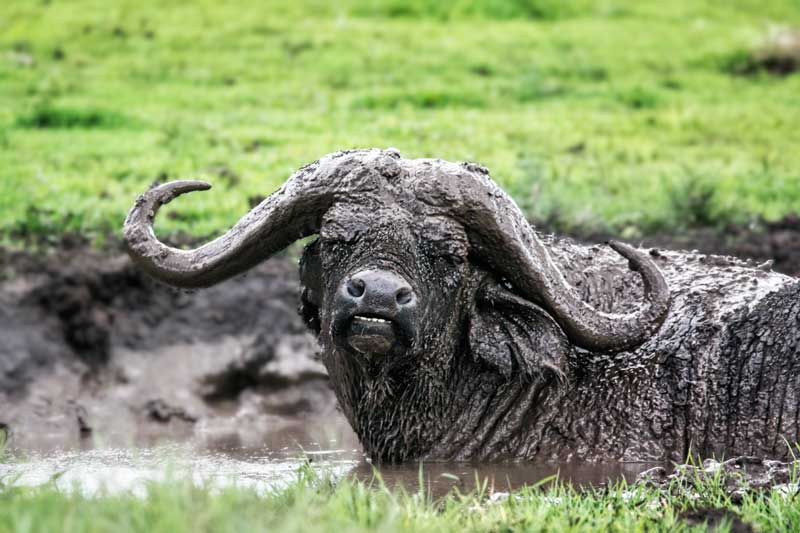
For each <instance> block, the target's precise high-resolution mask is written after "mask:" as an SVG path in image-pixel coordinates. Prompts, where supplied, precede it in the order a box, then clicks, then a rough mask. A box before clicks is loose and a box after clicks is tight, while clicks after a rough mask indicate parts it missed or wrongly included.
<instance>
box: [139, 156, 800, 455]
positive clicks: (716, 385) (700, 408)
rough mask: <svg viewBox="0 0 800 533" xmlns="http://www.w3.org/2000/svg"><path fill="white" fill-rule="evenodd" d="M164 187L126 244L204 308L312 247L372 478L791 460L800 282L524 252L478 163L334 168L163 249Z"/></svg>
mask: <svg viewBox="0 0 800 533" xmlns="http://www.w3.org/2000/svg"><path fill="white" fill-rule="evenodd" d="M207 188H209V185H208V184H206V183H204V182H199V181H176V182H172V183H167V184H164V185H160V186H157V187H155V188H152V189H151V190H149V191H147V192H146V193H144V194H143V195H142V196H140V197H139V199H138V200H137V201H136V203H135V205H134V207H133V208H132V210H131V211H130V213H129V215H128V218H127V220H126V222H125V226H124V236H125V239H126V241H127V244H128V248H129V252H130V254H131V256H132V258H133V259H134V261H135V262H136V263H137V264H138V265H139V266H140V267H141V268H143V269H144V270H145V271H146V272H148V273H149V274H150V275H152V276H153V277H155V278H156V279H158V280H161V281H163V282H166V283H168V284H171V285H173V286H176V287H184V288H197V287H206V286H209V285H212V284H215V283H218V282H220V281H222V280H225V279H227V278H229V277H231V276H234V275H237V274H240V273H243V272H245V271H246V270H247V269H249V268H251V267H252V266H254V265H256V264H257V263H259V262H261V261H263V260H265V259H267V258H269V257H270V256H271V255H273V254H275V253H276V252H278V251H279V250H281V249H283V248H285V247H286V246H288V245H289V244H291V243H293V242H294V241H296V240H298V239H301V238H304V237H309V236H316V237H315V238H314V239H313V240H311V241H310V242H309V243H308V244H307V245H306V247H305V249H304V251H303V255H302V258H301V260H300V282H301V294H300V313H301V315H302V317H303V319H304V320H305V322H306V324H307V325H308V327H309V328H310V329H311V330H312V331H313V332H314V333H315V334H316V335H317V337H318V340H319V344H320V347H321V353H322V355H321V357H322V361H323V362H324V364H325V366H326V368H327V370H328V373H329V375H330V379H331V383H332V386H333V388H334V390H335V393H336V396H337V398H338V401H339V404H340V407H341V409H342V411H343V413H344V414H345V416H346V417H347V419H348V421H349V422H350V424H351V425H352V427H353V429H354V430H355V432H356V434H357V435H358V437H359V439H360V440H361V442H362V444H363V446H364V449H365V451H366V452H367V453H368V454H370V455H371V456H372V458H373V459H374V460H376V461H383V462H401V461H407V460H415V459H428V460H503V459H517V460H540V461H570V460H583V461H662V460H673V461H678V460H682V459H684V458H685V457H686V455H687V453H690V452H694V453H697V454H701V455H712V454H725V455H728V456H731V455H741V454H747V455H762V456H785V455H786V454H787V453H789V452H790V447H789V446H788V444H789V443H793V442H796V441H798V440H799V438H800V436H799V435H798V430H799V429H800V424H799V420H798V417H799V416H800V410H798V407H800V372H798V370H800V368H798V367H800V357H798V355H800V354H798V346H800V343H798V340H799V339H800V297H799V296H800V281H799V280H797V279H795V278H791V277H788V276H784V275H781V274H777V273H773V272H771V271H770V269H769V267H768V266H765V265H762V266H760V267H757V266H754V265H752V264H750V263H748V262H745V261H741V260H738V259H734V258H729V257H721V256H707V255H702V254H698V253H689V252H671V251H659V250H655V249H653V250H643V249H637V248H634V247H631V246H629V245H626V244H622V243H618V242H610V243H608V245H607V246H584V245H579V244H575V243H573V242H571V241H568V240H561V239H557V238H555V237H548V236H544V235H540V234H538V233H537V232H536V231H535V230H534V228H533V227H532V226H531V225H530V224H529V223H528V221H527V220H526V219H525V217H524V216H523V214H522V212H521V211H520V209H519V208H518V207H517V205H516V204H515V203H514V201H513V200H512V199H511V198H510V197H509V196H508V195H506V194H505V193H504V192H503V191H502V190H501V189H500V188H499V187H498V186H497V185H496V184H495V183H494V181H493V180H492V179H491V178H490V176H489V172H488V171H487V170H486V169H485V168H484V167H482V166H480V165H477V164H474V163H451V162H447V161H442V160H438V159H414V160H411V159H405V158H402V157H401V156H400V154H399V153H398V152H397V151H396V150H393V149H388V150H378V149H371V150H352V151H342V152H337V153H334V154H330V155H328V156H325V157H323V158H322V159H320V160H318V161H316V162H314V163H312V164H310V165H307V166H305V167H303V168H301V169H300V170H299V171H298V172H297V173H295V174H294V175H293V176H291V177H290V178H289V180H288V181H287V182H286V183H285V184H284V185H283V186H282V187H281V188H280V189H279V190H278V191H276V192H274V193H273V194H272V195H270V196H269V197H268V198H266V199H265V200H264V201H263V202H261V203H260V204H259V205H257V206H256V207H254V208H253V209H252V210H251V211H250V212H249V213H248V214H247V215H246V216H244V217H243V218H242V219H241V220H240V221H239V222H238V223H237V224H236V225H235V226H233V227H232V228H231V229H230V230H229V231H228V232H226V233H225V234H224V235H222V236H220V237H219V238H217V239H215V240H213V241H211V242H209V243H207V244H205V245H203V246H200V247H199V248H196V249H193V250H180V249H176V248H172V247H169V246H167V245H165V244H163V243H162V242H160V241H159V240H158V239H157V238H156V237H155V235H154V233H153V220H154V218H155V216H156V212H157V211H158V209H159V207H160V206H161V205H163V204H166V203H167V202H169V201H171V200H172V199H173V198H175V197H176V196H178V195H181V194H184V193H186V192H189V191H195V190H203V189H207Z"/></svg>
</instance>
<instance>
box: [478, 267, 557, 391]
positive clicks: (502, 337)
mask: <svg viewBox="0 0 800 533" xmlns="http://www.w3.org/2000/svg"><path fill="white" fill-rule="evenodd" d="M469 348H470V352H471V353H472V357H473V358H474V359H475V360H476V361H479V362H483V363H485V364H487V365H489V366H491V367H493V368H494V369H496V370H497V371H498V372H500V374H501V375H502V376H503V377H505V378H506V379H512V377H513V378H516V379H521V380H524V381H530V380H532V379H535V378H537V377H555V378H557V379H558V380H559V381H563V380H564V379H565V375H566V371H567V364H568V360H569V355H570V351H571V345H570V343H569V341H568V340H567V337H566V335H565V334H564V332H563V331H562V330H561V328H560V327H559V326H558V324H556V323H555V321H554V320H553V319H552V318H551V317H550V315H548V314H547V313H546V312H545V311H544V310H543V309H542V308H541V307H539V306H537V305H535V304H533V303H531V302H529V301H528V300H525V299H524V298H521V297H519V296H517V295H515V294H514V293H512V292H511V291H509V290H508V289H506V288H505V287H503V286H501V285H499V284H497V283H493V282H485V283H483V284H482V286H481V287H480V288H479V289H478V291H477V297H476V299H475V303H474V306H473V308H472V310H471V313H470V317H469Z"/></svg>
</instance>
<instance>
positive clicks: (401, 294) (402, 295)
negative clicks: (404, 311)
mask: <svg viewBox="0 0 800 533" xmlns="http://www.w3.org/2000/svg"><path fill="white" fill-rule="evenodd" d="M396 298H397V303H399V304H400V305H405V304H407V303H410V302H411V300H412V299H413V298H414V293H412V292H411V289H407V288H403V289H400V290H399V291H397V297H396Z"/></svg>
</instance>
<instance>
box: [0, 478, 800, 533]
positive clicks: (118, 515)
mask: <svg viewBox="0 0 800 533" xmlns="http://www.w3.org/2000/svg"><path fill="white" fill-rule="evenodd" d="M498 496H505V497H498ZM711 509H713V510H715V512H712V513H711V516H709V510H711ZM734 520H741V521H742V522H744V523H745V524H749V525H753V526H755V527H756V528H758V529H759V530H763V531H796V530H797V527H798V526H800V505H798V503H797V502H796V498H793V497H792V496H791V494H790V495H788V496H784V495H778V494H775V495H773V496H772V497H770V496H769V495H762V496H751V495H747V496H745V497H744V499H743V501H742V502H740V503H738V504H734V503H732V502H731V499H730V498H729V497H728V496H726V495H725V493H724V491H723V490H722V486H721V483H720V482H719V480H718V479H717V480H708V481H704V482H699V481H698V482H697V483H695V484H694V485H693V486H691V487H686V488H685V490H684V489H679V488H678V487H672V488H670V489H669V490H655V489H648V488H642V487H638V488H631V487H629V486H626V485H624V484H617V485H615V486H613V487H611V488H606V489H596V490H594V491H586V492H578V491H576V490H575V489H572V488H569V487H566V486H564V485H558V486H556V487H552V488H549V489H547V490H543V489H541V488H538V487H528V488H524V489H522V490H519V491H517V492H514V493H513V494H511V495H510V496H506V495H505V494H502V495H501V494H497V493H492V492H491V491H490V490H489V488H488V487H486V486H485V485H484V488H483V489H482V490H477V491H474V492H472V493H469V494H460V493H458V492H452V493H450V494H449V495H448V496H446V497H443V498H437V499H434V498H432V497H431V496H430V495H429V494H426V493H425V492H424V491H422V492H407V491H404V490H388V489H387V488H386V487H385V486H384V485H383V484H382V483H381V482H380V481H379V480H378V481H375V482H373V483H371V484H367V483H364V482H355V481H349V480H346V481H343V482H339V483H332V482H330V481H326V480H324V479H319V478H316V477H315V476H314V475H313V473H310V471H309V470H308V469H304V470H301V472H300V474H299V476H298V481H297V482H296V483H295V484H294V485H292V486H290V487H289V488H288V489H285V490H281V491H278V492H274V493H270V494H267V495H264V494H257V493H256V492H254V491H252V490H247V489H241V488H238V489H237V488H231V489H224V490H221V491H220V490H217V491H210V490H208V489H203V488H197V487H195V486H193V485H191V484H190V483H188V482H176V481H173V482H167V483H160V484H154V485H151V486H150V487H149V489H148V491H147V494H146V496H142V495H140V496H134V495H132V494H122V495H119V494H118V495H106V496H100V497H86V496H82V495H81V494H80V493H71V494H65V493H63V492H59V491H56V490H55V489H53V488H52V487H44V488H39V489H19V488H11V489H5V490H2V489H0V533H5V532H19V531H26V532H39V531H41V532H51V531H64V532H92V531H114V532H128V531H131V532H133V531H142V532H154V533H159V532H170V533H178V532H182V531H186V532H197V531H280V532H282V533H289V532H294V531H297V532H303V533H309V532H316V531H320V532H322V531H341V532H345V531H347V532H355V531H380V532H382V533H389V532H394V531H397V532H400V531H419V532H428V531H430V532H442V533H445V532H459V533H460V532H464V531H475V532H483V531H497V532H513V531H619V532H632V531H683V530H692V529H693V530H698V531H705V530H706V527H705V526H704V525H703V524H704V522H706V521H708V524H709V525H717V526H719V529H715V531H728V530H730V529H729V528H730V526H731V525H733V524H734ZM741 525H742V524H741V523H739V526H740V527H741ZM737 531H742V529H739V530H737Z"/></svg>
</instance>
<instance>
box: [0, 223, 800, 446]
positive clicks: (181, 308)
mask: <svg viewBox="0 0 800 533" xmlns="http://www.w3.org/2000/svg"><path fill="white" fill-rule="evenodd" d="M573 237H575V238H576V239H578V240H585V241H587V242H602V241H604V240H607V239H608V238H613V237H614V236H613V235H601V234H590V233H587V232H578V233H576V234H575V235H573ZM184 244H186V243H185V242H184ZM633 244H638V245H644V246H648V247H651V246H653V247H660V248H669V249H697V250H699V251H700V252H703V253H713V254H723V255H735V256H740V257H745V258H751V259H755V260H757V261H759V262H765V261H770V260H771V261H774V265H773V268H774V269H775V270H777V271H780V272H784V273H786V274H790V275H794V276H800V217H798V216H790V217H786V218H785V219H783V220H781V221H779V222H774V223H762V224H758V225H754V226H750V227H728V228H725V230H724V231H722V232H720V231H715V230H711V229H696V230H691V231H687V232H684V233H683V234H681V235H668V234H657V235H652V236H648V237H646V238H643V239H641V240H640V241H636V242H634V243H633ZM297 252H298V248H296V247H295V248H292V249H290V250H289V251H288V252H286V253H284V254H282V255H279V256H277V257H274V258H273V259H271V260H270V261H268V262H266V263H264V264H262V265H260V266H259V267H257V268H255V269H253V270H252V271H251V272H249V273H248V274H246V275H243V276H240V277H237V278H235V279H232V280H229V281H227V282H225V283H222V284H220V285H218V286H215V287H212V288H209V289H205V290H202V291H195V292H188V291H177V290H174V289H171V288H169V287H166V286H164V285H161V284H159V283H157V282H154V281H153V280H151V279H149V278H148V277H146V276H145V275H144V274H142V273H141V272H140V271H138V270H137V269H136V268H135V267H134V266H133V265H132V264H131V262H130V260H129V259H128V257H127V255H126V254H125V253H124V252H123V251H122V249H121V247H119V246H115V247H113V248H112V249H107V250H105V251H103V252H100V251H97V250H94V249H93V248H91V247H90V246H89V245H88V244H87V243H86V242H85V241H84V240H83V239H81V238H79V237H75V236H65V237H64V238H62V241H61V242H60V243H59V244H58V245H57V246H55V247H51V248H49V249H48V251H47V252H46V253H43V252H37V253H34V252H30V251H11V250H8V249H5V250H4V249H0V406H1V407H0V427H7V428H8V430H9V432H10V435H11V443H12V447H16V448H19V449H23V450H26V449H50V448H69V447H83V446H87V445H91V444H92V443H93V442H96V441H97V439H102V441H103V442H104V443H118V444H124V445H130V444H138V443H142V442H147V443H151V442H152V441H153V440H158V439H162V438H181V439H186V438H195V439H197V438H200V439H204V440H209V439H211V440H213V439H219V440H220V441H223V442H225V443H227V444H231V443H236V442H241V443H246V444H251V445H255V444H257V443H258V442H259V441H260V440H261V441H262V442H263V438H264V431H266V430H267V429H268V430H270V431H272V430H275V429H276V428H285V427H291V426H297V425H302V424H314V423H315V422H314V421H315V420H316V421H322V420H324V421H325V423H326V424H328V425H330V423H331V422H332V421H334V422H336V423H339V424H341V425H344V426H346V422H345V421H344V420H343V417H342V416H341V414H340V413H339V412H338V411H337V408H336V402H335V398H334V395H333V392H332V390H331V389H330V387H329V384H328V380H327V374H326V372H325V369H324V367H323V366H322V365H321V363H320V362H319V361H318V360H317V359H316V356H317V346H316V342H315V340H314V339H313V338H312V337H311V336H310V335H309V334H308V333H307V332H306V328H305V326H304V325H303V323H302V321H301V320H300V317H299V316H298V313H297V311H296V309H297V305H298V282H297V261H296V259H295V258H294V257H295V256H296V255H297Z"/></svg>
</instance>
